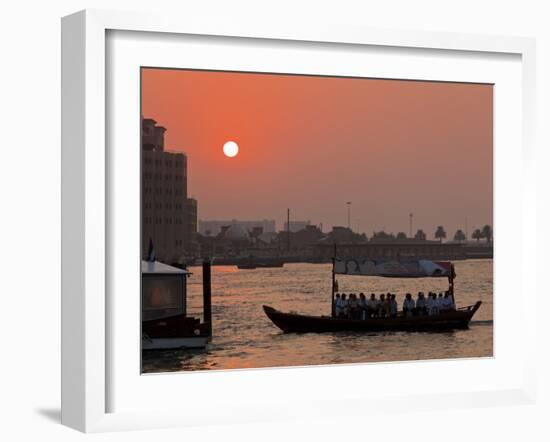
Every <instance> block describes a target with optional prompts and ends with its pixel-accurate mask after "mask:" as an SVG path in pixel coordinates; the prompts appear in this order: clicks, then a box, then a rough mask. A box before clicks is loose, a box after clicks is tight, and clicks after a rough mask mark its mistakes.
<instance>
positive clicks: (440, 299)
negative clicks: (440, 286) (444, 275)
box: [437, 292, 443, 311]
mask: <svg viewBox="0 0 550 442" xmlns="http://www.w3.org/2000/svg"><path fill="white" fill-rule="evenodd" d="M437 308H438V310H439V311H441V310H443V293H442V292H439V296H438V298H437Z"/></svg>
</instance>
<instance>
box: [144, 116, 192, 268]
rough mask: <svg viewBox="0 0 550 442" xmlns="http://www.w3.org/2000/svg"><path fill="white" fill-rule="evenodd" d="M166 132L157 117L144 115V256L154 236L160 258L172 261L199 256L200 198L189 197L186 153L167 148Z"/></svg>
mask: <svg viewBox="0 0 550 442" xmlns="http://www.w3.org/2000/svg"><path fill="white" fill-rule="evenodd" d="M165 132H166V129H165V128H164V127H162V126H157V123H156V121H155V120H152V119H150V118H143V119H142V125H141V147H142V149H141V177H142V182H141V195H142V197H141V199H142V227H141V231H142V256H143V257H146V256H147V253H148V248H149V240H152V241H153V245H154V248H155V254H156V258H157V260H159V261H163V262H168V263H170V262H179V261H182V260H183V259H184V258H185V257H191V256H197V251H196V248H197V241H196V225H197V221H196V220H197V201H196V200H191V199H189V198H187V155H185V154H184V153H180V152H168V151H166V150H165V148H164V133H165ZM190 201H192V202H191V203H190ZM193 216H194V221H193ZM193 225H194V228H193ZM193 229H194V230H193Z"/></svg>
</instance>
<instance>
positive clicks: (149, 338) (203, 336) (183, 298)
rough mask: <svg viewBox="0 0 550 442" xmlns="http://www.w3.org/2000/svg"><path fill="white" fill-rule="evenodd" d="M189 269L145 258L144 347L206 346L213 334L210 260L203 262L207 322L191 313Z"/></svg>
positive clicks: (143, 286)
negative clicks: (189, 303)
mask: <svg viewBox="0 0 550 442" xmlns="http://www.w3.org/2000/svg"><path fill="white" fill-rule="evenodd" d="M190 275H191V273H190V272H189V271H188V270H186V269H181V268H178V267H172V266H169V265H167V264H164V263H161V262H159V261H142V310H141V337H142V339H141V345H142V349H143V350H170V349H173V350H175V349H196V348H205V347H206V345H207V343H208V342H209V341H210V339H211V336H212V308H211V291H210V263H209V262H205V263H204V264H203V309H204V318H205V319H204V322H201V321H200V319H198V318H194V317H191V316H188V315H187V278H188V277H189V276H190Z"/></svg>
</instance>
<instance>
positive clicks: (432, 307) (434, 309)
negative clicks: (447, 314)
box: [427, 293, 439, 316]
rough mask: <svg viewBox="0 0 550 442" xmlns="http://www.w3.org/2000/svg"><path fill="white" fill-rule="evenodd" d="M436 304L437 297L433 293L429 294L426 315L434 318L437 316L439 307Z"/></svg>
mask: <svg viewBox="0 0 550 442" xmlns="http://www.w3.org/2000/svg"><path fill="white" fill-rule="evenodd" d="M437 304H438V303H437V295H436V294H435V293H430V296H428V301H427V307H428V315H430V316H435V315H438V314H439V307H438V305H437Z"/></svg>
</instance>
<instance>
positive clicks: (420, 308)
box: [415, 292, 428, 315]
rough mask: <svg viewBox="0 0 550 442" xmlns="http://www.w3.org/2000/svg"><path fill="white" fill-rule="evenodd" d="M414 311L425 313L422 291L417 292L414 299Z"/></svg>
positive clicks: (419, 313)
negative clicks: (416, 296)
mask: <svg viewBox="0 0 550 442" xmlns="http://www.w3.org/2000/svg"><path fill="white" fill-rule="evenodd" d="M415 313H416V314H417V315H427V314H428V307H427V305H426V298H425V297H424V293H423V292H418V298H417V300H416V308H415Z"/></svg>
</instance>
